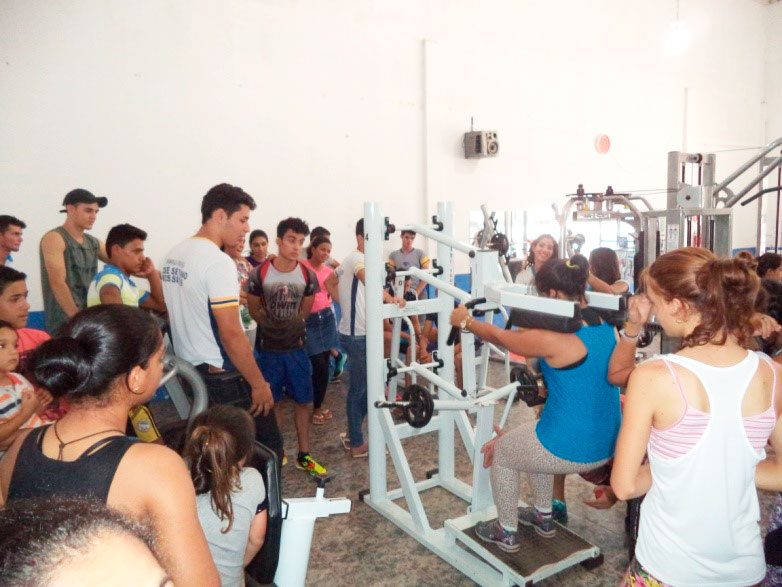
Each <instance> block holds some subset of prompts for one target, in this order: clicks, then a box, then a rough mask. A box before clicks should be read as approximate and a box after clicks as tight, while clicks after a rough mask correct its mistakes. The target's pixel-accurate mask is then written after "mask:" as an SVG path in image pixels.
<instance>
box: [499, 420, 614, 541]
mask: <svg viewBox="0 0 782 587" xmlns="http://www.w3.org/2000/svg"><path fill="white" fill-rule="evenodd" d="M537 424H538V423H537V421H530V422H524V423H523V424H521V426H519V427H518V428H514V429H513V430H511V431H510V432H508V433H506V434H505V435H503V436H502V437H501V438H500V439H499V440H498V441H497V446H495V447H494V462H493V463H492V466H491V488H492V491H493V492H494V503H495V504H496V505H497V513H498V515H499V520H500V524H502V525H503V526H505V527H506V528H513V529H514V530H515V529H516V528H518V523H519V521H518V514H517V507H518V503H519V491H520V480H519V473H521V472H522V471H523V472H526V473H528V474H529V480H530V484H531V485H532V495H533V500H532V503H533V504H534V505H535V507H536V508H538V509H541V510H544V511H550V510H551V498H552V496H553V493H554V475H558V474H566V473H583V472H585V471H591V470H592V469H595V468H597V467H599V466H600V465H603V464H605V463H607V462H608V460H609V459H603V460H601V461H595V462H594V463H574V462H573V461H566V460H564V459H560V458H559V457H557V456H555V455H553V454H551V453H550V452H549V451H548V450H546V448H545V447H544V446H543V445H542V444H540V441H539V440H538V435H537V434H536V433H535V427H536V426H537Z"/></svg>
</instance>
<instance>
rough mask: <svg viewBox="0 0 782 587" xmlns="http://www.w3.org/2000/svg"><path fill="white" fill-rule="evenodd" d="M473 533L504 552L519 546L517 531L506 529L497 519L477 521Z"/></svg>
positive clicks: (516, 549)
mask: <svg viewBox="0 0 782 587" xmlns="http://www.w3.org/2000/svg"><path fill="white" fill-rule="evenodd" d="M475 533H476V534H477V535H478V538H480V539H481V540H483V541H484V542H491V543H492V544H496V545H497V547H498V548H499V549H500V550H504V551H505V552H517V551H518V550H519V548H521V541H520V540H519V533H518V532H512V531H511V530H506V529H505V528H503V527H502V526H501V525H500V522H499V521H498V520H492V521H491V522H478V523H477V524H476V525H475Z"/></svg>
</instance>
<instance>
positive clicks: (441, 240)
mask: <svg viewBox="0 0 782 587" xmlns="http://www.w3.org/2000/svg"><path fill="white" fill-rule="evenodd" d="M441 203H443V202H440V203H438V206H439V205H440V204H441ZM448 206H449V207H450V203H448ZM438 220H440V221H441V222H443V219H442V218H441V217H440V216H439V215H438ZM444 224H445V223H443V230H442V231H439V230H434V229H433V228H430V227H428V226H423V225H419V224H408V225H406V226H403V227H402V228H401V230H412V231H413V232H415V233H416V234H420V235H422V236H425V237H426V238H430V239H432V240H434V241H435V242H437V244H438V245H440V244H444V245H447V246H448V247H449V248H451V249H453V250H455V251H460V252H462V253H467V254H468V255H469V256H470V257H472V256H474V255H475V247H473V246H471V245H468V244H466V243H463V242H461V241H458V240H456V239H455V238H453V236H451V231H450V230H448V231H446V229H445V225H444ZM439 258H440V257H439V255H438V259H439Z"/></svg>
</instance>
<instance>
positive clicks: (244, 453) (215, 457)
mask: <svg viewBox="0 0 782 587" xmlns="http://www.w3.org/2000/svg"><path fill="white" fill-rule="evenodd" d="M254 441H255V425H254V423H253V420H252V418H251V417H250V415H249V414H248V413H247V412H246V411H244V410H241V409H239V408H237V407H234V406H215V407H212V408H210V409H208V410H207V411H205V412H202V413H201V414H199V415H198V416H196V417H195V419H194V420H193V429H192V431H191V432H190V434H189V435H188V438H187V442H186V444H185V451H184V456H185V461H186V462H187V464H188V468H189V469H190V477H191V478H192V479H193V486H194V487H195V490H196V494H197V495H201V494H203V493H209V494H210V496H211V502H212V509H213V510H214V511H215V513H216V514H217V516H218V517H219V518H220V519H221V520H225V519H227V520H228V525H227V526H226V527H225V529H223V530H221V531H222V532H223V533H226V532H228V531H229V530H230V529H231V526H232V525H233V503H232V502H231V493H232V492H234V491H236V490H238V489H240V488H241V484H240V480H239V474H240V472H241V466H240V462H241V461H242V459H245V460H246V459H247V458H249V457H250V455H251V454H252V449H253V442H254Z"/></svg>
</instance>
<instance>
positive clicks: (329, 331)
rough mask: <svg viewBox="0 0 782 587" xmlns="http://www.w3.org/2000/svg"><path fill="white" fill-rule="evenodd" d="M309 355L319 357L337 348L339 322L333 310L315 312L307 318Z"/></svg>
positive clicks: (325, 309)
mask: <svg viewBox="0 0 782 587" xmlns="http://www.w3.org/2000/svg"><path fill="white" fill-rule="evenodd" d="M305 348H306V349H307V355H308V356H310V357H311V356H313V355H319V354H320V353H324V352H326V351H327V350H329V349H335V348H337V321H336V320H335V319H334V312H333V311H332V310H331V308H324V309H323V310H321V311H320V312H313V313H312V314H310V315H309V316H308V317H307V342H306V345H305Z"/></svg>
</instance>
